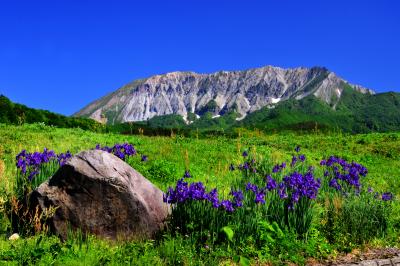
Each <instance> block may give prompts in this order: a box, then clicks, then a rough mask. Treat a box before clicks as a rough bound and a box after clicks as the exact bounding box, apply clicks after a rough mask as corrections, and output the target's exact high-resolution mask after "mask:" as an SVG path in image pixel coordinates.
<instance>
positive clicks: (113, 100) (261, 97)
mask: <svg viewBox="0 0 400 266" xmlns="http://www.w3.org/2000/svg"><path fill="white" fill-rule="evenodd" d="M346 83H347V82H346V81H345V80H343V79H341V78H339V77H338V76H336V74H335V73H333V72H330V71H328V70H327V69H326V68H321V67H313V68H303V67H300V68H293V69H283V68H279V67H272V66H266V67H262V68H254V69H249V70H245V71H220V72H216V73H212V74H197V73H194V72H171V73H167V74H163V75H156V76H152V77H149V78H147V79H141V80H136V81H134V82H132V83H130V84H127V85H125V86H124V87H122V88H120V89H118V90H117V91H115V92H113V93H111V94H109V95H106V96H104V97H103V98H101V99H99V100H97V101H95V102H93V103H91V104H89V105H88V106H86V107H85V108H83V109H82V110H80V111H79V112H77V113H76V114H75V115H76V116H85V117H91V118H93V119H96V120H98V121H102V122H104V121H105V120H107V119H108V121H107V123H110V124H114V123H117V122H129V121H143V120H147V119H150V118H152V117H154V116H161V115H168V114H179V115H181V116H182V117H183V118H184V119H185V120H186V118H187V115H188V114H189V113H194V114H196V115H198V114H201V112H202V110H204V108H205V107H207V106H210V105H211V106H213V108H212V110H213V111H212V112H213V116H215V117H217V116H218V115H223V114H224V113H225V112H227V111H233V110H234V111H236V112H237V113H238V114H239V119H241V118H244V117H245V116H246V115H247V114H248V113H251V112H253V111H256V110H258V109H260V108H262V107H264V106H268V107H273V106H274V105H275V104H277V103H278V102H280V101H285V100H287V99H290V98H295V99H301V98H304V97H306V96H308V95H311V94H313V95H314V96H316V97H318V98H320V99H321V100H323V101H325V102H326V103H328V104H331V105H332V106H335V104H336V103H337V101H338V100H339V99H340V96H341V93H342V91H343V87H344V85H345V84H346ZM347 84H348V83H347ZM348 85H349V86H351V87H352V88H353V89H354V90H357V91H359V92H361V93H369V94H373V93H374V92H373V91H372V90H369V89H366V88H363V87H361V86H359V85H352V84H348Z"/></svg>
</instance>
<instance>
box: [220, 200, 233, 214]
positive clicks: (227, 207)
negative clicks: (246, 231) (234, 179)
mask: <svg viewBox="0 0 400 266" xmlns="http://www.w3.org/2000/svg"><path fill="white" fill-rule="evenodd" d="M221 206H222V207H223V208H224V209H225V210H226V211H227V212H233V211H234V210H235V209H234V208H233V204H232V202H231V201H229V200H223V201H221Z"/></svg>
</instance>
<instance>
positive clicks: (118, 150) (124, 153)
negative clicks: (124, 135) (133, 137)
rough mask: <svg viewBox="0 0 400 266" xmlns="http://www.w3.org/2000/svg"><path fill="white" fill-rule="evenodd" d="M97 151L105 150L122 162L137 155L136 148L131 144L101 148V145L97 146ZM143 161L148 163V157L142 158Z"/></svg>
mask: <svg viewBox="0 0 400 266" xmlns="http://www.w3.org/2000/svg"><path fill="white" fill-rule="evenodd" d="M96 150H103V151H106V152H109V153H112V154H114V155H115V156H117V157H118V158H120V159H121V160H125V158H126V157H129V156H131V155H136V150H135V147H134V146H133V145H132V144H129V143H123V144H115V145H114V146H113V147H108V146H104V147H101V146H100V144H97V145H96ZM142 161H147V156H146V155H144V156H142Z"/></svg>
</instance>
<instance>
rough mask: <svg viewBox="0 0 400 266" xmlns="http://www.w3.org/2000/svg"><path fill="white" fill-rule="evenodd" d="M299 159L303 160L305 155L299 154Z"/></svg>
mask: <svg viewBox="0 0 400 266" xmlns="http://www.w3.org/2000/svg"><path fill="white" fill-rule="evenodd" d="M299 160H300V161H302V162H304V161H305V160H306V156H305V155H304V154H301V155H299Z"/></svg>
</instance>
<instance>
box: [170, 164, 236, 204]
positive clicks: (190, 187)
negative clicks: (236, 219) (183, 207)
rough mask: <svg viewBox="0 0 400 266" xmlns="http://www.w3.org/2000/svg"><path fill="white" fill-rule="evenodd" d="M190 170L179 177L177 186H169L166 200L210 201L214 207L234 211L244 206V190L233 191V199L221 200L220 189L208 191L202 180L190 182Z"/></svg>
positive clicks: (180, 201) (172, 202)
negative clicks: (187, 179) (188, 180)
mask: <svg viewBox="0 0 400 266" xmlns="http://www.w3.org/2000/svg"><path fill="white" fill-rule="evenodd" d="M190 177H191V175H190V173H189V171H186V172H185V175H184V177H183V178H181V179H179V180H178V181H177V183H176V186H175V188H172V187H169V188H168V190H167V192H166V193H165V194H164V202H166V203H169V204H179V203H184V202H186V201H189V200H193V201H208V202H210V203H211V204H212V206H213V207H214V208H221V209H224V210H225V211H227V212H233V211H234V210H235V208H239V207H242V206H243V199H244V196H243V192H242V191H240V190H237V191H231V193H230V195H232V196H233V200H220V199H219V196H218V190H217V189H216V188H214V189H212V190H211V191H210V192H207V190H206V187H205V186H204V184H203V183H202V182H194V183H191V184H189V183H188V182H186V181H185V178H190Z"/></svg>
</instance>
